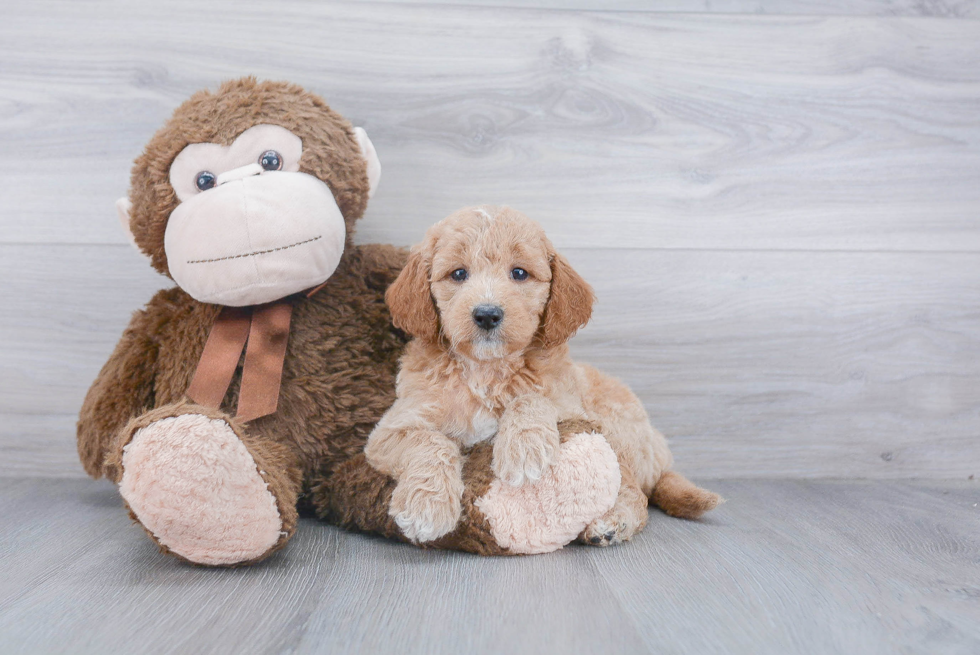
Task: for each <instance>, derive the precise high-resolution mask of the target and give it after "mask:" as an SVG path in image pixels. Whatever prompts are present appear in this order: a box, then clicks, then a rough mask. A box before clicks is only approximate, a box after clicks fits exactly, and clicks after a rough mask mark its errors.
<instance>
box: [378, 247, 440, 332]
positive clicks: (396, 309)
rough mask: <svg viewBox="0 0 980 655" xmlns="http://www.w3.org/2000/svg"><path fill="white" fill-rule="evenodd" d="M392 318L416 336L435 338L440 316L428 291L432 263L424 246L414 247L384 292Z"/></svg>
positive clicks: (398, 325) (401, 327) (403, 328)
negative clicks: (430, 263) (426, 254)
mask: <svg viewBox="0 0 980 655" xmlns="http://www.w3.org/2000/svg"><path fill="white" fill-rule="evenodd" d="M385 302H386V303H388V310H389V311H390V312H391V322H392V323H394V324H395V327H396V328H398V329H400V330H404V331H405V332H407V333H408V334H410V335H412V336H413V337H415V338H417V339H425V340H427V341H433V340H435V338H436V336H437V335H438V334H439V318H438V316H437V314H436V306H435V303H434V302H433V301H432V294H431V293H430V292H429V263H428V262H427V261H426V257H425V256H424V254H423V247H422V246H416V247H415V248H412V252H411V254H410V255H409V256H408V263H406V264H405V268H403V269H402V272H401V273H399V274H398V278H397V279H396V280H395V281H394V282H392V283H391V286H390V287H388V291H387V292H386V293H385Z"/></svg>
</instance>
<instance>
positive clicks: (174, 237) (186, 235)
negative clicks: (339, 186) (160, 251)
mask: <svg viewBox="0 0 980 655" xmlns="http://www.w3.org/2000/svg"><path fill="white" fill-rule="evenodd" d="M216 182H217V185H216V186H215V188H213V189H210V190H208V191H206V192H204V193H200V194H198V195H195V196H193V197H192V198H189V199H187V200H185V201H184V202H182V203H181V204H180V205H179V206H178V207H177V209H175V210H174V212H173V213H172V214H171V215H170V220H169V222H168V224H167V230H166V233H165V236H164V247H165V248H166V252H167V260H168V262H167V263H168V267H169V269H170V274H171V275H172V276H173V278H174V280H175V281H176V282H177V284H178V285H180V287H181V288H182V289H184V291H186V292H187V293H188V294H190V295H191V297H193V298H194V299H196V300H199V301H201V302H206V303H215V304H220V305H229V306H233V307H243V306H246V305H258V304H262V303H267V302H272V301H273V300H278V299H279V298H283V297H285V296H288V295H290V294H293V293H297V292H299V291H302V290H304V289H308V288H310V287H313V286H316V285H318V284H322V283H323V282H325V281H326V280H327V279H328V278H329V277H330V276H331V275H332V274H333V272H334V270H336V268H337V265H338V263H339V262H340V257H341V255H342V254H343V251H344V243H345V237H346V226H345V224H344V218H343V215H342V214H341V211H340V208H338V207H337V203H336V201H335V200H334V197H333V194H332V193H331V191H330V188H329V187H328V186H327V185H326V184H324V183H323V182H321V181H320V180H319V179H317V178H315V177H313V176H311V175H307V174H305V173H294V172H284V171H262V168H261V166H259V165H258V164H249V165H247V166H242V167H239V168H235V169H232V170H230V171H226V172H224V173H221V174H220V175H219V176H218V178H217V180H216Z"/></svg>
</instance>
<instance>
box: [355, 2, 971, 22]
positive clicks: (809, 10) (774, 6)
mask: <svg viewBox="0 0 980 655" xmlns="http://www.w3.org/2000/svg"><path fill="white" fill-rule="evenodd" d="M357 1H358V2H370V3H372V4H375V3H377V2H378V0H357ZM392 2H393V3H397V4H438V5H453V6H459V5H470V6H481V7H521V8H525V9H540V8H548V9H574V10H590V11H647V12H650V11H653V12H658V13H704V14H756V15H768V16H779V15H811V16H883V17H887V16H927V17H933V18H977V17H980V6H978V4H980V3H977V1H976V0H926V1H925V2H923V1H921V0H387V1H386V4H387V3H392Z"/></svg>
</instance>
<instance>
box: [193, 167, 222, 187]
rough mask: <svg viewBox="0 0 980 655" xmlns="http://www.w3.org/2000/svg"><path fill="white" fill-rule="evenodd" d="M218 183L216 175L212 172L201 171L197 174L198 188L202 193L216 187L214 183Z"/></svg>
mask: <svg viewBox="0 0 980 655" xmlns="http://www.w3.org/2000/svg"><path fill="white" fill-rule="evenodd" d="M217 181H218V178H216V177H215V176H214V173H212V172H210V171H201V172H200V173H198V174H197V180H195V183H196V184H197V188H198V189H200V190H201V191H207V190H208V189H210V188H212V187H213V186H214V183H215V182H217Z"/></svg>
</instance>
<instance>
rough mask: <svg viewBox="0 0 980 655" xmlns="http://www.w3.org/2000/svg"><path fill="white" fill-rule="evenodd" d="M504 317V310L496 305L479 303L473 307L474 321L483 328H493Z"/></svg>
mask: <svg viewBox="0 0 980 655" xmlns="http://www.w3.org/2000/svg"><path fill="white" fill-rule="evenodd" d="M503 319H504V310H502V309H501V308H500V307H497V306H496V305H477V306H476V308H474V309H473V321H474V322H475V323H476V324H477V325H479V326H480V329H481V330H488V331H489V330H492V329H494V328H495V327H497V326H498V325H500V321H502V320H503Z"/></svg>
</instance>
